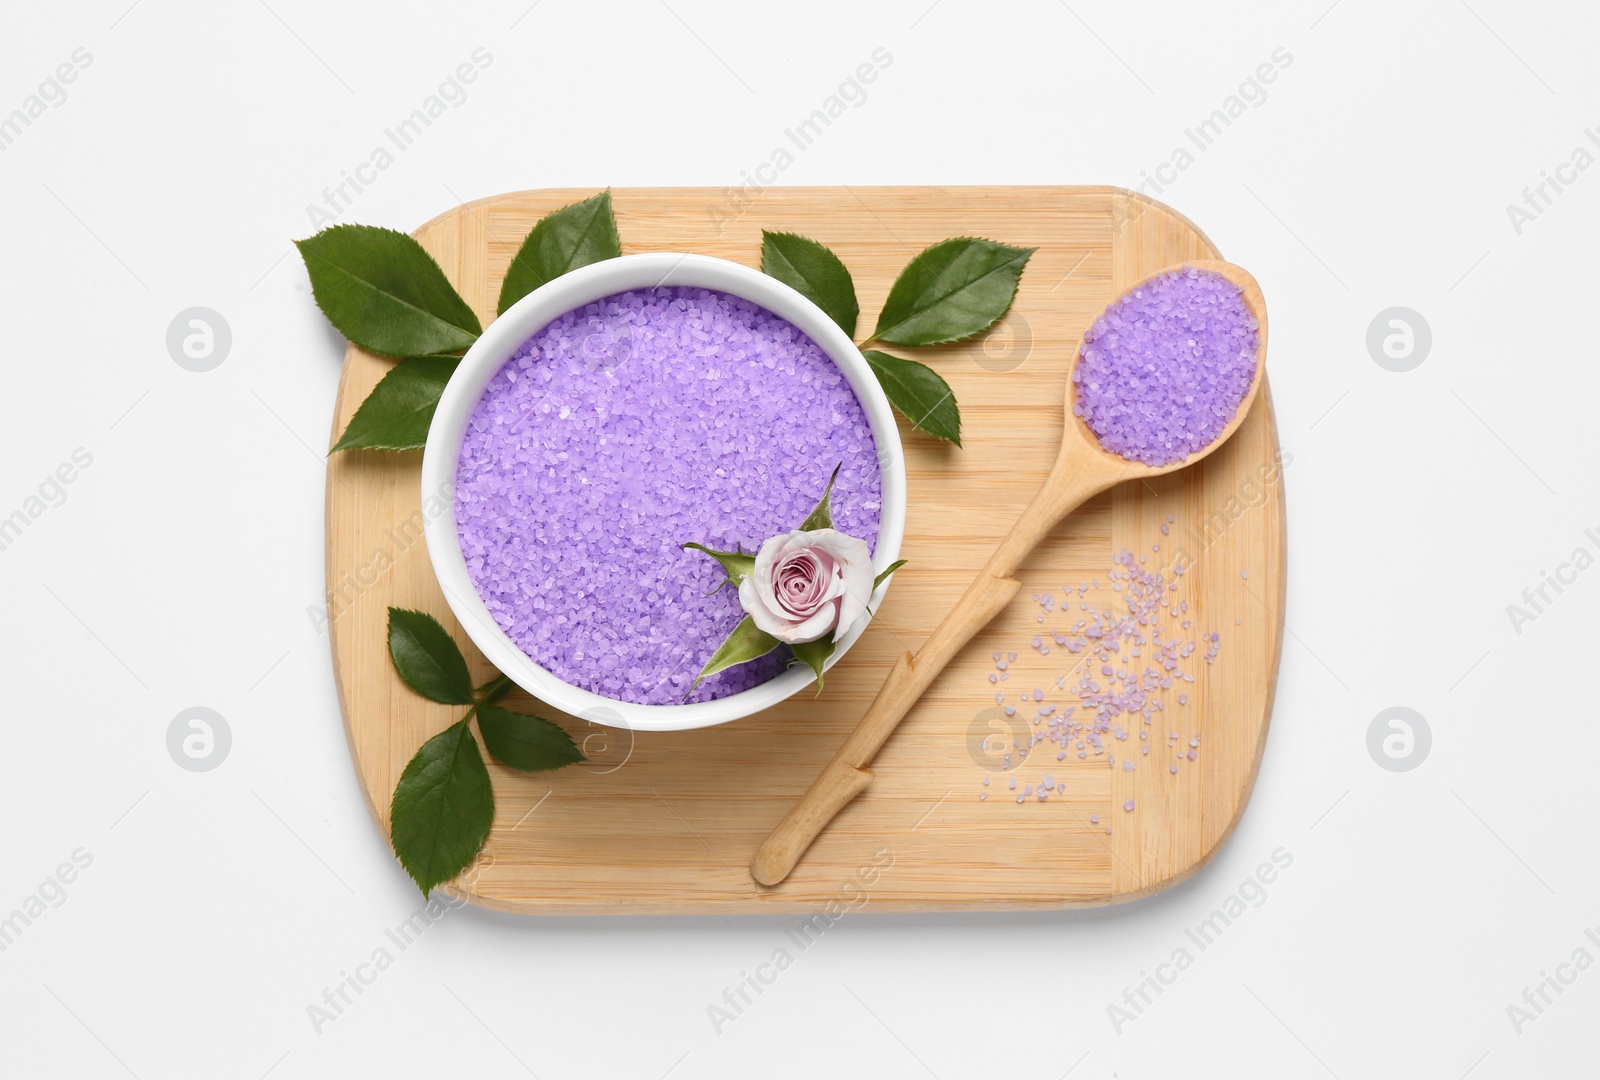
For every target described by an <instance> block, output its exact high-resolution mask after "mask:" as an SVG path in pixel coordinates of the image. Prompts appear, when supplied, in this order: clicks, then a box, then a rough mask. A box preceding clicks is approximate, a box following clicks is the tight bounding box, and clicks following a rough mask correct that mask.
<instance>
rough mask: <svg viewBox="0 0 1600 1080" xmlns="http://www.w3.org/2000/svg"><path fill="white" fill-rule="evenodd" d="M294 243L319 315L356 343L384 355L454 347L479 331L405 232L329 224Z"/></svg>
mask: <svg viewBox="0 0 1600 1080" xmlns="http://www.w3.org/2000/svg"><path fill="white" fill-rule="evenodd" d="M295 246H296V247H298V248H299V249H300V257H301V258H302V259H304V260H305V263H306V272H307V273H309V274H310V275H311V291H312V293H313V294H314V295H315V296H316V298H317V305H318V306H319V307H321V308H322V313H323V314H324V315H326V316H327V317H328V321H329V322H331V323H333V325H334V326H335V327H336V328H337V329H338V331H339V333H341V334H343V335H344V336H345V337H347V338H349V339H350V340H351V341H353V342H355V343H356V344H357V345H359V346H361V347H362V348H363V349H370V350H371V351H373V352H376V353H383V354H384V355H385V356H426V355H430V354H434V353H449V352H457V351H459V350H461V349H465V348H466V347H467V346H468V345H471V344H472V343H473V342H474V341H476V340H477V339H478V335H479V334H481V333H483V326H482V325H481V324H480V323H479V322H478V316H477V315H475V314H473V311H472V309H471V308H470V307H468V306H467V302H466V301H465V300H463V299H461V296H460V295H459V294H458V293H457V292H456V291H455V289H454V288H453V287H451V285H450V282H449V281H448V280H447V279H446V278H445V276H444V271H443V270H441V269H439V264H438V263H436V262H434V261H433V257H432V256H430V255H429V254H428V253H427V252H426V251H424V250H422V245H421V244H419V243H417V242H416V241H415V240H413V239H412V238H411V237H409V236H407V235H406V234H405V233H402V232H395V231H394V230H393V229H379V228H375V227H373V226H371V225H335V226H333V227H332V228H331V229H324V230H322V231H321V232H319V233H318V234H317V235H315V236H313V237H311V238H310V239H308V240H297V241H295Z"/></svg>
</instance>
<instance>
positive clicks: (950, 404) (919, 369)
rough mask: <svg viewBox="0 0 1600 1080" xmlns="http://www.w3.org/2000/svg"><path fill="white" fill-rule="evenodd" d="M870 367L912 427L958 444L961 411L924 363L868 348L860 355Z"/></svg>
mask: <svg viewBox="0 0 1600 1080" xmlns="http://www.w3.org/2000/svg"><path fill="white" fill-rule="evenodd" d="M861 355H862V356H864V357H866V359H867V363H868V364H870V365H871V366H872V370H873V372H874V373H875V374H876V375H877V376H878V382H879V383H880V384H882V386H883V392H884V393H885V394H887V395H888V397H889V402H890V404H892V405H893V406H894V407H895V408H897V409H899V410H900V412H901V413H902V414H903V415H904V416H905V418H906V419H907V420H910V421H911V423H912V426H914V427H916V428H919V429H921V430H922V431H926V432H927V433H928V434H929V435H932V436H933V437H934V438H936V439H943V440H944V441H945V442H953V443H955V444H956V445H957V446H960V445H961V410H960V409H958V408H956V398H955V394H953V393H951V391H950V384H949V383H947V382H945V381H944V380H943V379H941V378H940V377H939V375H938V373H937V372H935V371H934V370H933V369H932V368H930V367H928V365H926V364H919V363H917V362H916V361H915V360H902V359H900V357H898V356H890V355H889V354H888V353H883V352H878V351H877V350H876V349H868V350H867V351H866V352H864V353H862V354H861Z"/></svg>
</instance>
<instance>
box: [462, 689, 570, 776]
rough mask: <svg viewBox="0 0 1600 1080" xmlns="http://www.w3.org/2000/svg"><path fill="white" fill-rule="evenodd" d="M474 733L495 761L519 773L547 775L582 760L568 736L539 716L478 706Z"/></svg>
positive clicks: (495, 707)
mask: <svg viewBox="0 0 1600 1080" xmlns="http://www.w3.org/2000/svg"><path fill="white" fill-rule="evenodd" d="M478 730H479V731H481V732H482V733H483V745H484V746H486V747H488V748H489V753H491V754H493V755H494V759H495V760H496V761H498V762H500V763H501V764H502V765H509V766H511V767H512V768H513V769H521V770H522V771H523V772H547V771H549V770H550V769H559V768H561V767H563V766H565V765H571V764H573V763H574V762H578V761H583V760H584V756H583V752H582V751H581V750H579V749H578V747H577V745H576V744H574V743H573V741H572V736H571V735H568V734H567V733H566V732H565V731H563V730H562V729H561V728H560V727H558V726H557V725H555V724H552V723H551V722H550V721H548V720H546V719H544V718H543V717H539V716H528V715H526V714H524V713H514V712H511V711H510V710H509V709H502V708H500V706H498V705H479V706H478Z"/></svg>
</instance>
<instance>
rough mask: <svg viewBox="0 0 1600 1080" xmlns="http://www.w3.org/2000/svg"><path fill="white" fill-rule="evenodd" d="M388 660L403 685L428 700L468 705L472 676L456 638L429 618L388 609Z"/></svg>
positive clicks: (402, 609)
mask: <svg viewBox="0 0 1600 1080" xmlns="http://www.w3.org/2000/svg"><path fill="white" fill-rule="evenodd" d="M389 657H390V659H392V660H393V661H394V669H395V670H396V671H398V672H399V673H400V678H401V679H403V680H405V684H406V685H407V686H409V687H411V689H413V690H415V691H416V692H417V693H419V694H421V695H422V696H423V697H425V698H427V699H428V700H430V701H442V702H444V703H445V704H446V705H471V704H472V701H473V698H472V676H471V675H470V674H468V672H467V659H466V657H464V656H462V655H461V650H460V649H459V648H457V647H456V642H455V638H453V637H451V636H450V632H449V631H447V630H446V629H445V628H444V627H443V626H441V625H440V624H439V620H438V619H435V618H434V617H433V616H432V615H426V614H424V613H422V612H420V611H407V610H406V609H405V608H397V607H392V608H390V609H389Z"/></svg>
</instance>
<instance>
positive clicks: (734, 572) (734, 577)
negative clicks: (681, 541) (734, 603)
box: [683, 543, 756, 593]
mask: <svg viewBox="0 0 1600 1080" xmlns="http://www.w3.org/2000/svg"><path fill="white" fill-rule="evenodd" d="M683 546H684V548H685V550H687V549H688V548H694V549H695V550H696V551H703V552H705V553H706V554H707V555H710V556H711V557H712V558H713V559H715V560H717V561H718V562H719V563H721V564H722V569H723V571H724V572H726V573H727V575H728V577H727V579H726V580H724V581H723V582H722V584H721V585H718V586H717V588H716V589H712V590H711V592H712V593H715V592H716V591H717V590H718V589H721V588H722V586H723V585H727V584H729V583H730V582H731V583H732V584H733V585H734V586H735V587H737V586H738V584H739V582H740V581H742V580H743V579H744V577H745V575H747V574H752V573H754V572H755V569H756V557H755V556H754V555H753V554H752V555H746V554H745V553H744V552H742V551H713V550H711V549H710V548H708V547H706V546H705V545H704V544H695V543H688V544H685V545H683Z"/></svg>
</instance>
